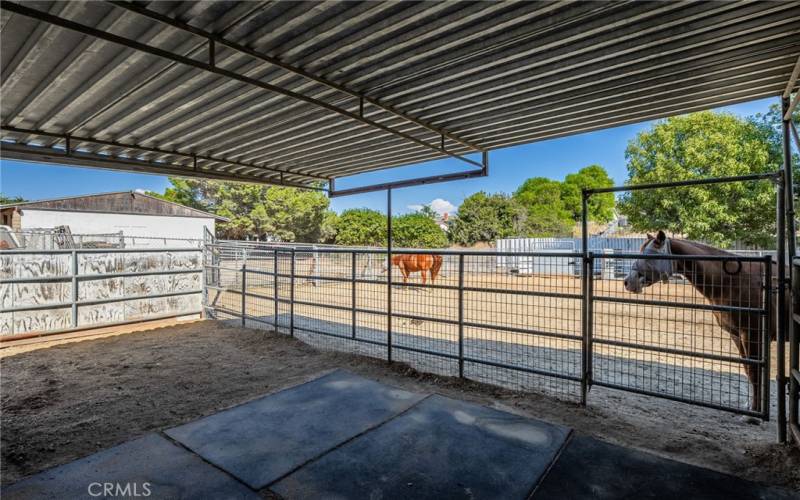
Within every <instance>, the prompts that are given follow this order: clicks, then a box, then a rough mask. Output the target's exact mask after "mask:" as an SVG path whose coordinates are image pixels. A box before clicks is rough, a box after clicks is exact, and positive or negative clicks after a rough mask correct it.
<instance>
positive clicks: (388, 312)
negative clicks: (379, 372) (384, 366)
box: [386, 188, 392, 363]
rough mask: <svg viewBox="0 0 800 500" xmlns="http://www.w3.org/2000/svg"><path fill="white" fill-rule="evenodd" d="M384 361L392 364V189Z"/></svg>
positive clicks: (388, 200) (389, 193)
mask: <svg viewBox="0 0 800 500" xmlns="http://www.w3.org/2000/svg"><path fill="white" fill-rule="evenodd" d="M386 261H387V262H386V269H387V278H386V351H387V354H386V359H387V360H388V361H389V363H391V362H392V188H389V189H387V190H386Z"/></svg>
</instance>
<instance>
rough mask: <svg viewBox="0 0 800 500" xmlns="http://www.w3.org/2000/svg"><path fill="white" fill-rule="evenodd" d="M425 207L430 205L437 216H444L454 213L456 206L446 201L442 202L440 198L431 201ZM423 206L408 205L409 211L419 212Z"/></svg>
mask: <svg viewBox="0 0 800 500" xmlns="http://www.w3.org/2000/svg"><path fill="white" fill-rule="evenodd" d="M426 205H430V207H431V208H432V209H433V211H434V212H436V213H437V214H439V215H444V214H451V215H452V213H453V212H455V211H456V206H455V205H453V204H452V203H450V202H449V201H447V200H443V199H442V198H436V199H435V200H433V201H431V202H430V203H426ZM424 206H425V205H421V204H415V205H408V209H409V210H414V211H419V210H422V207H424Z"/></svg>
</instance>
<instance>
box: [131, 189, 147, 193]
mask: <svg viewBox="0 0 800 500" xmlns="http://www.w3.org/2000/svg"><path fill="white" fill-rule="evenodd" d="M133 191H134V192H135V193H139V194H145V193H147V191H145V190H144V189H142V188H136V189H134V190H133Z"/></svg>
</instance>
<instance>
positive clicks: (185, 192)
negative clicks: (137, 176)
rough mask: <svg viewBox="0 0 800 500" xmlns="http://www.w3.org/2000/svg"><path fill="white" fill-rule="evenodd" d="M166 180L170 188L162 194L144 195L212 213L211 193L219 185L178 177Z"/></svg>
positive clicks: (148, 192) (152, 192) (150, 193)
mask: <svg viewBox="0 0 800 500" xmlns="http://www.w3.org/2000/svg"><path fill="white" fill-rule="evenodd" d="M168 180H169V182H170V184H171V186H170V187H168V188H167V189H165V190H164V194H160V193H156V192H155V191H147V193H146V194H148V195H150V196H155V197H156V198H161V199H162V200H167V201H171V202H173V203H179V204H181V205H185V206H187V207H192V208H196V209H198V210H203V211H206V212H213V211H214V208H215V207H214V206H213V203H214V199H213V192H214V191H216V189H217V185H218V184H219V183H215V182H213V181H207V180H202V179H182V178H180V177H169V179H168Z"/></svg>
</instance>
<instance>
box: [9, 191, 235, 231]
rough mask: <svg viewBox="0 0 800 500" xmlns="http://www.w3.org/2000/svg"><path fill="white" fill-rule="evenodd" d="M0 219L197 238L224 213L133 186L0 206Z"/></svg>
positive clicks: (29, 225)
mask: <svg viewBox="0 0 800 500" xmlns="http://www.w3.org/2000/svg"><path fill="white" fill-rule="evenodd" d="M0 219H1V220H0V223H2V225H5V226H10V227H11V228H12V230H14V231H29V230H35V229H50V228H55V227H59V226H67V227H69V230H70V232H71V233H72V234H111V233H120V232H122V234H123V235H124V236H126V237H127V236H132V237H136V236H146V237H158V238H180V239H202V238H203V234H204V232H205V230H208V231H209V232H211V234H215V233H214V229H215V223H216V222H217V221H222V222H224V221H226V220H227V219H225V218H224V217H220V216H218V215H214V214H211V213H208V212H204V211H202V210H197V209H195V208H191V207H187V206H184V205H179V204H177V203H172V202H169V201H165V200H162V199H159V198H156V197H154V196H150V195H147V194H143V193H138V192H135V191H121V192H114V193H99V194H90V195H84V196H74V197H69V198H57V199H50V200H38V201H29V202H23V203H13V204H9V205H0Z"/></svg>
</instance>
